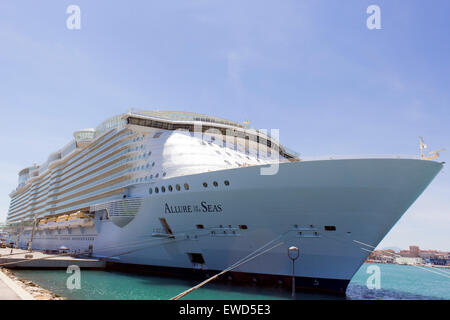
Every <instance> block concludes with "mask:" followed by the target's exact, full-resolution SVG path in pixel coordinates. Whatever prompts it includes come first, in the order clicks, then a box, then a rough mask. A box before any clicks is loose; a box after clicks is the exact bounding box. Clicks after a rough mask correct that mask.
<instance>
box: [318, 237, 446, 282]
mask: <svg viewBox="0 0 450 320" xmlns="http://www.w3.org/2000/svg"><path fill="white" fill-rule="evenodd" d="M324 237H325V238H328V239H331V240H334V241H337V242H343V243H344V245H349V246H351V245H353V246H354V245H356V244H359V245H363V246H366V247H369V248H371V250H369V249H366V248H361V247H360V248H359V249H361V250H363V251H367V252H370V253H372V252H373V251H374V250H375V249H376V247H374V246H372V245H370V244H367V243H365V242H362V241H359V240H355V239H345V238H341V239H336V238H334V237H331V236H325V235H324ZM379 251H381V252H382V253H384V256H385V257H387V256H388V255H390V256H393V257H397V258H401V257H402V256H401V255H399V254H396V253H392V252H389V251H386V250H379ZM412 266H414V267H416V268H419V269H422V270H425V271H428V272H432V273H435V274H438V275H440V276H443V277H446V278H450V276H448V275H449V274H450V273H449V272H447V271H445V270H442V269H439V268H434V270H430V269H429V268H426V267H423V266H418V265H414V264H413V265H412ZM441 272H442V273H441Z"/></svg>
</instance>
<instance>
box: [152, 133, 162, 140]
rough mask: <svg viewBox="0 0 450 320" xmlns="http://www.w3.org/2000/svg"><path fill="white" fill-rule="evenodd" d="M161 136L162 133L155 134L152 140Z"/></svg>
mask: <svg viewBox="0 0 450 320" xmlns="http://www.w3.org/2000/svg"><path fill="white" fill-rule="evenodd" d="M162 134H163V133H162V132H157V133H155V134H154V135H153V138H154V139H156V138H159V137H161V135H162Z"/></svg>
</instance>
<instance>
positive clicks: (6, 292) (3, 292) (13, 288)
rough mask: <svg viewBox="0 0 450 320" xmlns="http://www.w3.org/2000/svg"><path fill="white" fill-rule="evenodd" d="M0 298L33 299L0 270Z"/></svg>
mask: <svg viewBox="0 0 450 320" xmlns="http://www.w3.org/2000/svg"><path fill="white" fill-rule="evenodd" d="M0 300H34V298H33V296H32V295H31V294H30V293H28V292H27V291H25V290H24V289H23V288H21V287H20V286H19V285H18V284H16V283H15V282H14V281H13V280H11V279H10V278H9V277H8V276H7V275H5V274H4V273H3V272H2V271H1V270H0Z"/></svg>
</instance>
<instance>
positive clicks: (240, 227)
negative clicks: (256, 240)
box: [239, 224, 248, 230]
mask: <svg viewBox="0 0 450 320" xmlns="http://www.w3.org/2000/svg"><path fill="white" fill-rule="evenodd" d="M239 229H242V230H247V229H248V227H247V225H246V224H240V225H239Z"/></svg>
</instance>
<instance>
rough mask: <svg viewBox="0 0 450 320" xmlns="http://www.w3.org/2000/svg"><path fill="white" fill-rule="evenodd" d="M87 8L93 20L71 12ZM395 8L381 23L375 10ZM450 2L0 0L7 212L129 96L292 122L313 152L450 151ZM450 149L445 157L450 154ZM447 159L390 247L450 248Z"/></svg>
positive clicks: (287, 132)
mask: <svg viewBox="0 0 450 320" xmlns="http://www.w3.org/2000/svg"><path fill="white" fill-rule="evenodd" d="M71 4H76V5H78V6H80V8H81V30H69V29H67V27H66V19H67V18H68V16H69V15H68V14H66V9H67V7H68V6H69V5H71ZM371 4H376V5H379V6H380V8H381V25H382V29H381V30H368V29H367V27H366V19H367V17H368V14H367V13H366V9H367V7H368V6H369V5H371ZM449 12H450V2H448V1H446V0H441V1H438V0H435V1H428V2H427V1H421V0H417V1H416V0H397V1H380V0H371V1H365V0H347V1H331V0H328V1H321V0H314V1H313V0H293V1H288V0H286V1H233V0H227V1H206V0H195V1H194V0H182V1H181V0H180V1H116V2H112V1H100V0H97V1H84V0H71V1H62V0H59V1H45V0H41V1H13V0H3V1H1V2H0V108H1V115H2V120H3V121H2V126H1V127H0V147H1V150H2V157H1V158H0V220H4V219H5V218H6V212H7V210H8V205H9V197H8V194H9V192H10V191H11V190H12V189H13V188H14V187H15V186H16V182H17V172H18V171H19V170H20V169H22V168H24V167H26V166H29V165H31V164H33V163H34V162H37V163H43V162H44V161H45V160H46V158H47V156H48V154H49V153H50V152H52V151H55V150H57V149H59V148H61V147H62V146H63V145H65V144H66V143H68V142H69V141H70V139H71V138H72V133H73V131H75V130H77V129H81V128H86V127H95V126H96V125H97V124H99V123H100V122H102V121H103V120H105V119H106V118H108V117H109V116H112V115H115V114H119V113H122V112H124V111H126V110H128V109H129V108H138V109H166V110H183V111H194V112H201V113H206V114H211V115H215V116H220V117H224V118H228V119H231V120H235V121H243V120H247V119H250V120H251V124H252V126H254V127H257V128H267V129H270V128H279V129H280V139H281V141H282V142H283V143H284V144H285V145H287V146H288V147H289V148H291V149H294V150H296V151H298V152H299V153H300V154H301V155H302V156H320V155H330V154H332V155H345V154H347V155H364V154H402V155H404V154H418V136H420V135H422V136H423V137H424V138H425V141H426V142H427V144H428V145H429V151H431V150H435V149H440V148H442V147H446V148H448V149H450V129H449V120H450V85H449V84H450V59H449V57H450V41H448V35H449V34H450V20H449V19H448V15H449ZM449 155H450V151H447V152H443V153H442V156H441V160H442V161H448V160H449ZM449 211H450V177H449V174H448V170H447V169H444V171H443V172H441V173H440V174H439V176H438V177H437V178H436V179H435V181H433V183H432V184H431V185H430V187H429V188H428V189H427V190H426V191H425V192H424V194H423V195H422V196H421V197H420V198H419V199H418V200H417V202H416V203H415V204H414V205H413V206H412V207H411V208H410V210H408V212H407V213H406V214H405V215H404V216H403V218H402V219H401V220H400V221H399V223H398V224H397V225H396V226H395V227H394V228H393V229H392V230H391V232H390V233H389V234H388V236H387V237H386V238H385V239H384V240H383V242H382V243H381V244H380V247H386V246H398V247H406V246H408V245H409V244H417V245H419V246H421V247H424V248H436V249H442V250H449V249H450V232H448V227H449V226H450V212H449Z"/></svg>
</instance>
